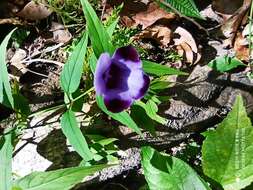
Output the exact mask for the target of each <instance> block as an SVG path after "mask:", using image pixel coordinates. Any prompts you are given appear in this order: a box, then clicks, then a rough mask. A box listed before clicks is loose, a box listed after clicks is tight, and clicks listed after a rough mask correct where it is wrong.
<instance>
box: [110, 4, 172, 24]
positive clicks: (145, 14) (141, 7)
mask: <svg viewBox="0 0 253 190" xmlns="http://www.w3.org/2000/svg"><path fill="white" fill-rule="evenodd" d="M122 3H123V4H124V6H123V8H122V10H121V12H120V16H121V22H122V23H123V24H124V25H125V26H127V27H136V26H138V25H140V26H141V27H142V29H145V28H147V27H149V26H151V25H153V24H154V23H155V22H157V21H159V20H161V19H162V20H166V21H170V20H173V19H175V18H176V15H175V14H174V13H169V12H167V11H165V10H163V9H162V8H160V7H159V6H158V5H157V4H156V3H155V2H151V1H150V0H141V1H129V0H110V1H108V7H107V9H106V12H108V11H110V10H112V8H113V7H117V6H119V5H121V4H122Z"/></svg>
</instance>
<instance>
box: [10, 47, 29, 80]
mask: <svg viewBox="0 0 253 190" xmlns="http://www.w3.org/2000/svg"><path fill="white" fill-rule="evenodd" d="M26 56H27V53H26V51H25V50H23V49H21V48H20V49H17V50H16V52H15V54H14V55H13V57H12V58H11V60H10V66H9V69H10V71H11V74H12V75H14V76H17V77H20V76H21V75H23V74H24V73H25V72H26V71H27V69H26V68H25V65H24V64H22V63H21V61H22V60H23V59H25V58H26Z"/></svg>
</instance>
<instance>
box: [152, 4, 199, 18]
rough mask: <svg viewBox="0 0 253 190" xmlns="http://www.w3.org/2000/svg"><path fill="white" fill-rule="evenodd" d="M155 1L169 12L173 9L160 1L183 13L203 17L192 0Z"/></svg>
mask: <svg viewBox="0 0 253 190" xmlns="http://www.w3.org/2000/svg"><path fill="white" fill-rule="evenodd" d="M157 2H158V4H159V5H160V6H161V7H162V8H164V9H165V10H167V11H169V12H171V11H173V10H172V9H170V8H169V7H168V6H166V5H165V4H163V3H162V2H165V3H168V4H170V5H171V6H172V7H173V8H175V9H176V10H178V11H179V12H180V13H181V14H183V15H186V16H190V17H196V18H199V19H203V18H202V16H201V15H200V13H199V10H198V8H197V7H196V5H195V3H194V1H193V0H157Z"/></svg>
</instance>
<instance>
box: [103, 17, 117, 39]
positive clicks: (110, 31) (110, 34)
mask: <svg viewBox="0 0 253 190" xmlns="http://www.w3.org/2000/svg"><path fill="white" fill-rule="evenodd" d="M119 18H120V17H117V18H116V19H115V20H114V21H113V22H112V23H111V24H110V25H109V26H108V27H106V31H107V33H108V35H109V36H110V38H111V37H112V35H113V32H114V31H115V28H116V26H117V24H118V22H119Z"/></svg>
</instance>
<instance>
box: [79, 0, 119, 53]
mask: <svg viewBox="0 0 253 190" xmlns="http://www.w3.org/2000/svg"><path fill="white" fill-rule="evenodd" d="M81 4H82V7H83V12H84V15H85V19H86V22H87V27H88V33H89V38H90V40H91V44H92V48H93V49H94V53H95V55H96V57H99V56H100V54H101V53H104V52H108V53H113V52H114V47H113V46H112V43H111V38H110V36H109V34H108V33H107V31H106V29H105V27H104V26H103V24H102V22H101V21H100V19H99V18H98V16H97V14H96V12H95V11H94V9H93V8H92V6H91V4H90V3H89V2H88V0H81Z"/></svg>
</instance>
